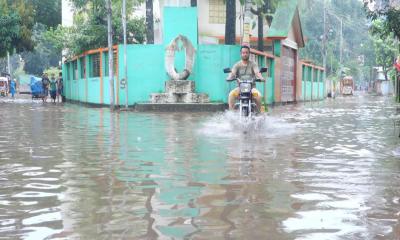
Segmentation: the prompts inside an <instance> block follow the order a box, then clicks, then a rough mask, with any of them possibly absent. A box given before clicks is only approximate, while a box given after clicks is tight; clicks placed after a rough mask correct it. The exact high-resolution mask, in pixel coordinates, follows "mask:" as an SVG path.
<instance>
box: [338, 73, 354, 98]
mask: <svg viewBox="0 0 400 240" xmlns="http://www.w3.org/2000/svg"><path fill="white" fill-rule="evenodd" d="M353 91H354V81H353V77H351V76H345V77H344V78H343V79H342V80H341V81H340V93H341V94H342V95H343V96H346V95H353Z"/></svg>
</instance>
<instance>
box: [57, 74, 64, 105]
mask: <svg viewBox="0 0 400 240" xmlns="http://www.w3.org/2000/svg"><path fill="white" fill-rule="evenodd" d="M63 90H64V85H63V78H62V73H61V72H60V74H59V75H58V79H57V102H60V98H61V102H62V101H63Z"/></svg>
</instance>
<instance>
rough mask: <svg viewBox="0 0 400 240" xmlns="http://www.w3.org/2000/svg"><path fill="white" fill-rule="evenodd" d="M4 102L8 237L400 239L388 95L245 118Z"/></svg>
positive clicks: (4, 228) (398, 167)
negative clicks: (252, 119) (247, 121)
mask: <svg viewBox="0 0 400 240" xmlns="http://www.w3.org/2000/svg"><path fill="white" fill-rule="evenodd" d="M0 106H1V108H2V115H1V116H0V161H1V164H0V188H1V191H0V236H1V237H0V238H5V239H272V240H280V239H284V240H286V239H313V240H321V239H363V240H364V239H400V184H399V181H400V150H399V149H400V138H399V137H398V135H399V130H398V129H395V128H394V124H393V122H394V121H393V117H394V115H395V114H396V105H395V104H394V103H393V100H392V99H391V98H383V97H372V96H367V95H365V96H355V97H348V98H337V99H335V100H332V99H327V100H325V101H323V102H314V103H305V104H298V105H287V106H281V107H276V108H273V109H271V112H270V114H269V116H267V117H260V118H258V119H256V121H255V122H253V123H250V124H241V123H240V122H238V121H237V120H236V119H235V117H234V116H233V115H232V114H229V113H173V114H170V113H159V114H158V113H135V112H120V113H111V114H110V111H109V110H108V109H107V108H87V107H83V106H79V105H74V104H65V105H61V104H60V105H53V104H51V103H47V104H45V105H43V104H42V103H40V102H34V103H32V101H31V100H24V99H20V100H15V101H5V100H1V99H0ZM397 128H398V127H397Z"/></svg>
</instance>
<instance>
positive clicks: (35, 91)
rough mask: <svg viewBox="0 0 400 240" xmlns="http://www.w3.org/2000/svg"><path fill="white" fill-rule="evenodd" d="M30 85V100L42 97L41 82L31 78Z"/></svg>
mask: <svg viewBox="0 0 400 240" xmlns="http://www.w3.org/2000/svg"><path fill="white" fill-rule="evenodd" d="M30 85H31V94H32V99H38V98H43V97H44V91H43V84H42V81H41V80H39V79H37V78H35V77H33V76H32V77H31V84H30Z"/></svg>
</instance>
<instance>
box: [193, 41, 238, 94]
mask: <svg viewBox="0 0 400 240" xmlns="http://www.w3.org/2000/svg"><path fill="white" fill-rule="evenodd" d="M239 51H240V46H235V45H199V48H198V54H197V59H196V60H197V61H196V70H197V71H196V72H195V73H194V78H195V82H196V91H197V92H204V93H207V94H208V95H209V97H210V101H221V102H226V100H227V99H226V98H227V96H228V93H229V91H230V90H232V89H233V88H234V87H235V86H236V83H234V82H227V81H226V80H225V79H226V77H227V74H225V73H224V72H223V69H224V68H228V67H229V68H231V67H232V66H233V64H235V63H236V62H237V61H239V60H240V54H239Z"/></svg>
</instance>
